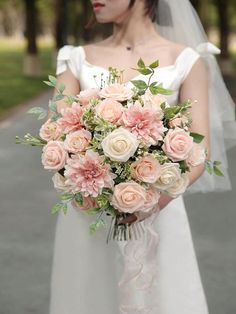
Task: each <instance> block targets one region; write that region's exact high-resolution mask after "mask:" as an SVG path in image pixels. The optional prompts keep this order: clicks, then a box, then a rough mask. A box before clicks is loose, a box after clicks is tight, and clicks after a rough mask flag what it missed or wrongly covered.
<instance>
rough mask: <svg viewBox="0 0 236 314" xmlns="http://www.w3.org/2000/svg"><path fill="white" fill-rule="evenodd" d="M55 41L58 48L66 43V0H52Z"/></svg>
mask: <svg viewBox="0 0 236 314" xmlns="http://www.w3.org/2000/svg"><path fill="white" fill-rule="evenodd" d="M54 6H55V42H56V48H57V49H59V48H61V47H62V46H64V45H66V44H67V38H68V0H54Z"/></svg>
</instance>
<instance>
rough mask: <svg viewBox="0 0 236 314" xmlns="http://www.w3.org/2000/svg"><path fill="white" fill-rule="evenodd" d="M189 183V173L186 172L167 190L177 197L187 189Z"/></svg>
mask: <svg viewBox="0 0 236 314" xmlns="http://www.w3.org/2000/svg"><path fill="white" fill-rule="evenodd" d="M188 184H189V178H188V175H187V174H186V173H184V174H182V176H181V177H180V178H179V179H178V180H177V181H175V183H174V185H172V186H171V187H170V188H168V189H167V190H166V192H167V193H168V194H169V195H170V196H171V197H173V198H176V197H178V196H179V195H182V194H183V193H184V192H185V191H186V189H187V187H188Z"/></svg>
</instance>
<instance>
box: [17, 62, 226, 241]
mask: <svg viewBox="0 0 236 314" xmlns="http://www.w3.org/2000/svg"><path fill="white" fill-rule="evenodd" d="M158 66H159V62H158V61H155V62H153V63H152V64H150V65H148V66H147V65H145V63H144V61H143V60H142V59H139V61H138V63H137V69H136V70H137V71H138V72H140V73H141V74H143V75H147V76H149V79H148V82H147V83H146V82H145V81H143V80H132V81H131V83H132V84H133V87H132V88H129V87H128V86H127V85H126V84H123V83H122V71H119V70H117V69H115V68H109V77H107V80H106V81H105V80H104V79H101V83H100V86H99V87H98V88H92V89H89V90H84V91H81V92H80V93H79V94H78V95H65V94H64V90H65V85H64V84H60V85H59V86H58V84H57V80H56V78H55V77H53V76H51V75H49V81H46V82H45V83H46V84H47V85H49V86H52V87H53V88H55V89H56V90H57V95H56V96H55V97H53V99H51V100H50V101H49V109H50V112H51V116H50V117H48V118H47V120H46V122H45V123H44V124H43V125H42V126H41V128H40V130H39V135H37V136H34V135H31V134H29V133H28V134H26V135H25V136H24V137H23V138H20V137H18V136H17V137H16V143H23V144H30V145H32V146H40V147H42V164H43V167H44V169H46V170H49V171H52V172H53V173H54V174H53V177H52V180H53V182H54V187H55V188H56V189H57V190H58V191H59V192H60V202H58V203H57V204H56V205H55V206H54V207H53V208H52V213H57V212H59V211H60V210H62V211H63V212H64V213H65V214H66V212H67V210H68V203H69V202H70V203H71V204H72V205H73V206H74V207H75V208H78V209H79V210H80V211H81V213H82V212H83V213H85V214H89V215H95V216H96V219H95V220H94V221H93V222H92V223H91V224H90V226H89V228H90V231H91V233H94V232H95V231H96V230H97V229H98V228H100V227H105V226H106V223H105V220H104V215H109V216H111V223H110V228H109V232H108V235H107V241H108V240H109V239H116V240H129V239H131V238H132V237H135V236H136V235H135V234H132V232H131V228H130V227H131V224H122V223H120V222H121V221H122V220H123V219H124V218H126V217H127V216H129V215H130V214H136V215H137V217H139V218H140V217H141V219H145V218H147V217H149V216H151V215H154V214H157V213H158V211H159V207H158V201H159V198H160V195H161V194H162V193H166V194H168V195H170V196H171V197H173V198H175V197H178V196H179V195H181V194H183V193H184V192H185V190H186V188H187V186H188V184H189V181H188V175H187V173H188V172H189V171H191V169H192V167H196V166H198V165H200V164H205V166H206V170H207V171H208V172H209V173H213V172H214V173H215V174H216V175H219V176H222V175H223V174H222V172H221V171H220V169H219V165H220V162H219V161H215V162H211V161H209V160H206V156H207V152H206V149H205V147H204V146H203V145H202V144H201V142H202V140H203V138H204V137H203V136H202V135H201V134H196V133H191V132H190V128H191V117H190V115H189V112H188V110H189V108H190V107H191V106H192V105H194V104H192V102H191V101H190V100H187V101H186V102H184V103H181V104H177V105H175V106H170V105H169V104H168V102H167V100H166V98H165V95H169V94H171V90H168V89H165V88H164V87H163V85H162V84H160V83H158V82H152V83H151V78H152V76H153V74H154V69H155V68H156V67H158ZM60 100H64V101H65V103H66V104H67V106H66V107H65V108H63V109H62V110H61V112H58V110H57V101H60ZM29 113H33V114H36V115H38V119H45V118H46V117H47V113H48V112H47V110H45V109H44V108H41V107H34V108H32V109H30V110H29Z"/></svg>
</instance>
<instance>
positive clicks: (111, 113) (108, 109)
mask: <svg viewBox="0 0 236 314" xmlns="http://www.w3.org/2000/svg"><path fill="white" fill-rule="evenodd" d="M123 109H124V107H123V106H122V104H121V103H120V102H118V101H116V100H114V99H112V98H107V99H104V100H102V101H101V102H100V103H99V104H98V105H97V106H96V108H95V110H96V113H97V115H98V116H99V117H101V118H103V119H105V120H107V121H109V122H111V123H114V124H117V122H118V121H119V119H120V118H121V116H122V112H123Z"/></svg>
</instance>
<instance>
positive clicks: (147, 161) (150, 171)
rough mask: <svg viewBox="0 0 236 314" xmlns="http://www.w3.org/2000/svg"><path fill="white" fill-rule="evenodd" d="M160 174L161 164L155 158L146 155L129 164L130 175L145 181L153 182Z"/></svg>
mask: <svg viewBox="0 0 236 314" xmlns="http://www.w3.org/2000/svg"><path fill="white" fill-rule="evenodd" d="M160 174H161V165H160V163H159V161H158V160H157V159H155V158H154V157H153V156H151V155H148V156H145V157H143V158H141V159H139V160H137V161H135V162H134V163H133V164H132V165H131V176H132V178H134V179H137V180H139V181H142V182H146V183H154V182H156V181H157V179H158V178H159V176H160Z"/></svg>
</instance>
